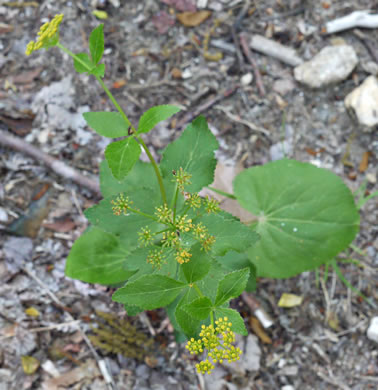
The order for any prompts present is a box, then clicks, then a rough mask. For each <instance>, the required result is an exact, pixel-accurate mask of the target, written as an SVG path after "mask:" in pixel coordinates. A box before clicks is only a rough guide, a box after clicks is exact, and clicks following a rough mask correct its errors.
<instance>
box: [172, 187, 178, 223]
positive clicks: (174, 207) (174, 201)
mask: <svg viewBox="0 0 378 390" xmlns="http://www.w3.org/2000/svg"><path fill="white" fill-rule="evenodd" d="M178 194H179V188H178V185H177V183H176V191H175V197H174V199H173V223H174V224H175V223H176V206H177V198H178Z"/></svg>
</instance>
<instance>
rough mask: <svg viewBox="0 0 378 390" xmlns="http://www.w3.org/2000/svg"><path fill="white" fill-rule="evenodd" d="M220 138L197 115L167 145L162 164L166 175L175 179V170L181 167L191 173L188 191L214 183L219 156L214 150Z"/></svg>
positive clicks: (198, 189)
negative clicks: (173, 172) (181, 132)
mask: <svg viewBox="0 0 378 390" xmlns="http://www.w3.org/2000/svg"><path fill="white" fill-rule="evenodd" d="M217 148H218V141H217V140H216V139H215V137H214V135H213V134H212V133H211V131H210V130H209V128H208V126H207V122H206V119H205V118H204V117H203V116H200V117H198V118H197V119H195V120H194V121H193V122H192V123H191V124H190V125H189V126H188V127H187V128H186V129H185V131H184V132H183V134H182V135H181V137H180V138H179V139H177V140H176V141H174V142H172V143H171V144H170V145H168V146H167V148H166V149H165V151H164V153H163V157H162V160H161V163H160V168H161V171H162V174H163V177H164V178H167V179H168V180H170V181H171V180H172V171H173V170H176V171H177V170H178V169H179V168H180V167H181V168H182V169H183V170H184V171H186V172H187V173H189V174H191V175H192V178H191V182H192V184H191V185H188V186H186V187H185V190H186V191H188V192H198V191H200V190H201V189H202V188H203V187H205V186H207V185H209V184H211V183H212V182H213V179H214V171H215V166H216V159H215V157H214V151H215V150H216V149H217Z"/></svg>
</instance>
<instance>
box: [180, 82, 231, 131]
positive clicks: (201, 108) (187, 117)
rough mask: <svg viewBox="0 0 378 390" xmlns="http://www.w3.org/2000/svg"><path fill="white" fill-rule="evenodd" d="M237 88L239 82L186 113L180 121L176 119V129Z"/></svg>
mask: <svg viewBox="0 0 378 390" xmlns="http://www.w3.org/2000/svg"><path fill="white" fill-rule="evenodd" d="M238 88H239V84H236V85H234V86H232V87H231V88H229V89H227V90H226V91H224V92H221V93H220V94H218V95H217V96H215V97H214V98H211V99H209V100H208V101H207V102H205V103H204V104H202V105H200V106H198V107H197V108H195V109H194V110H192V111H191V112H189V113H187V114H186V115H185V116H184V117H183V118H182V119H181V120H180V121H178V123H177V125H176V129H181V128H182V127H183V126H184V125H185V124H186V123H188V122H191V121H192V120H193V119H194V118H195V117H196V116H198V115H199V114H201V113H202V112H204V111H206V110H207V109H209V108H210V107H212V106H213V105H214V104H216V103H218V102H220V101H221V100H223V99H225V98H227V97H229V96H231V95H232V94H233V93H235V92H236V90H237V89H238Z"/></svg>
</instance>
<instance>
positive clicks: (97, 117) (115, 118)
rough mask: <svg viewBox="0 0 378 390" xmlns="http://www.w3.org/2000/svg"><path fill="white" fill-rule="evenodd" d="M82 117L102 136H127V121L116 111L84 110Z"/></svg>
mask: <svg viewBox="0 0 378 390" xmlns="http://www.w3.org/2000/svg"><path fill="white" fill-rule="evenodd" d="M83 117H84V119H85V121H86V122H87V124H88V126H89V127H91V128H92V129H93V130H94V131H95V132H96V133H98V134H100V135H103V136H104V137H108V138H118V137H125V136H127V129H128V123H126V122H125V120H124V119H123V118H122V116H121V114H119V113H118V112H105V111H104V112H84V114H83Z"/></svg>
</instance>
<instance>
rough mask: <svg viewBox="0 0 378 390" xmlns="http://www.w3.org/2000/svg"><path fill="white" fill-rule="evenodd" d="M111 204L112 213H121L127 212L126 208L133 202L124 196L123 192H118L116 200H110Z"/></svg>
mask: <svg viewBox="0 0 378 390" xmlns="http://www.w3.org/2000/svg"><path fill="white" fill-rule="evenodd" d="M111 204H112V205H113V207H112V210H113V214H114V215H117V216H119V215H121V214H122V213H123V215H126V214H127V210H128V208H129V207H130V206H131V205H132V204H133V201H132V200H130V199H129V197H128V196H126V197H125V196H124V195H123V194H119V195H118V196H117V198H116V200H112V201H111Z"/></svg>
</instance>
